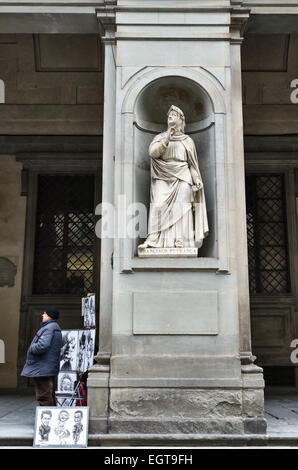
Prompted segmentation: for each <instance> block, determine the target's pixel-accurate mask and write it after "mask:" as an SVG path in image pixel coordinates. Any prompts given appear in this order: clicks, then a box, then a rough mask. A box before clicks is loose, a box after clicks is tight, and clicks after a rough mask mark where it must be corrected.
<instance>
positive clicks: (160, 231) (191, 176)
mask: <svg viewBox="0 0 298 470" xmlns="http://www.w3.org/2000/svg"><path fill="white" fill-rule="evenodd" d="M184 128H185V117H184V113H183V111H181V109H179V108H177V107H176V106H171V107H170V109H169V111H168V130H167V131H166V132H163V133H162V134H159V135H157V136H156V137H155V138H154V139H153V141H152V142H151V144H150V146H149V155H150V157H151V200H150V212H149V221H148V236H147V239H146V240H145V242H144V243H143V244H141V245H139V247H138V251H139V255H141V253H142V250H145V249H146V248H178V249H179V248H186V247H198V248H200V247H201V246H202V243H203V239H204V238H205V237H206V236H207V235H208V230H209V229H208V220H207V211H206V203H205V194H204V188H203V182H202V178H201V174H200V170H199V165H198V159H197V152H196V147H195V144H194V141H193V140H192V139H191V138H190V137H189V136H188V135H186V134H184ZM150 251H152V250H150Z"/></svg>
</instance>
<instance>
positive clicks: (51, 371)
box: [21, 307, 62, 406]
mask: <svg viewBox="0 0 298 470" xmlns="http://www.w3.org/2000/svg"><path fill="white" fill-rule="evenodd" d="M58 317H59V312H58V310H57V309H56V308H54V307H50V308H47V309H46V310H45V311H44V313H43V314H42V322H41V328H40V329H39V330H38V332H37V333H36V335H35V337H34V339H33V341H32V343H31V345H30V347H29V349H28V352H27V360H26V364H25V366H24V369H23V371H22V373H21V375H22V376H24V377H32V378H33V380H34V386H35V394H36V400H37V401H38V402H39V405H40V406H55V405H56V400H55V377H56V376H57V374H58V372H59V365H60V349H61V346H62V334H61V329H60V326H59V325H58V324H57V320H58Z"/></svg>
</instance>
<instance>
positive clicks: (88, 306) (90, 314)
mask: <svg viewBox="0 0 298 470" xmlns="http://www.w3.org/2000/svg"><path fill="white" fill-rule="evenodd" d="M82 315H83V317H84V327H87V326H90V327H95V316H96V314H95V294H93V295H89V297H83V298H82Z"/></svg>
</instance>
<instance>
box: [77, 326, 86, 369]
mask: <svg viewBox="0 0 298 470" xmlns="http://www.w3.org/2000/svg"><path fill="white" fill-rule="evenodd" d="M86 333H87V330H81V331H79V350H78V364H77V367H78V371H80V372H85V371H86V370H87V369H86V365H87V361H86V346H87V343H86V340H87V337H86Z"/></svg>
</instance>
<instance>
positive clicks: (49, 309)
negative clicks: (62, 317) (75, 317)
mask: <svg viewBox="0 0 298 470" xmlns="http://www.w3.org/2000/svg"><path fill="white" fill-rule="evenodd" d="M45 312H46V314H47V315H49V317H51V318H52V319H53V320H58V318H59V311H58V310H57V309H56V308H55V307H47V308H46V309H45Z"/></svg>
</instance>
